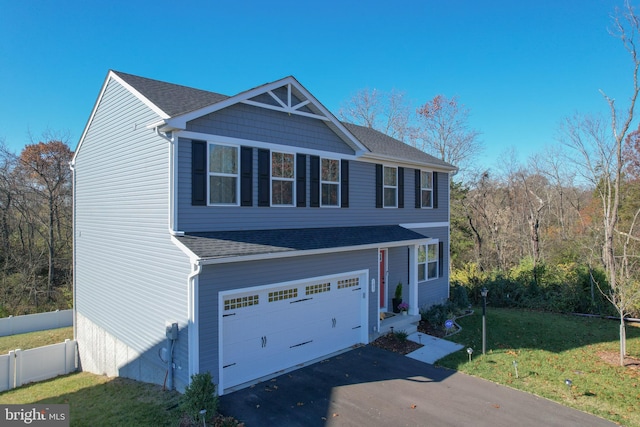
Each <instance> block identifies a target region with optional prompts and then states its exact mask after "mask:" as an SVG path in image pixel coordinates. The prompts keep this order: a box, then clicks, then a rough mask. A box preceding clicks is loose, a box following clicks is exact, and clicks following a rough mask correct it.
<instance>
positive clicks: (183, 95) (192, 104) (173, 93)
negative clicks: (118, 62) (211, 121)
mask: <svg viewBox="0 0 640 427" xmlns="http://www.w3.org/2000/svg"><path fill="white" fill-rule="evenodd" d="M114 73H115V74H117V75H118V76H119V77H120V78H122V79H123V80H124V81H125V82H127V83H128V84H130V85H131V86H132V87H134V88H135V89H136V90H137V91H138V92H140V93H141V94H142V95H143V96H144V97H145V98H147V99H148V100H149V101H151V102H153V103H154V104H155V105H157V106H158V108H160V109H161V110H162V111H164V112H165V113H167V114H168V115H169V116H171V117H174V116H179V115H182V114H185V113H189V112H191V111H195V110H199V109H200V108H204V107H207V106H209V105H212V104H217V103H218V102H220V101H224V100H225V99H227V98H229V97H228V96H227V95H222V94H219V93H215V92H209V91H206V90H201V89H194V88H192V87H188V86H181V85H177V84H173V83H166V82H161V81H159V80H153V79H148V78H146V77H139V76H134V75H132V74H127V73H122V72H120V71H114Z"/></svg>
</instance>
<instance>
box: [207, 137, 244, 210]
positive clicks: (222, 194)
mask: <svg viewBox="0 0 640 427" xmlns="http://www.w3.org/2000/svg"><path fill="white" fill-rule="evenodd" d="M238 151H239V148H238V147H234V146H231V145H221V144H217V143H210V144H209V204H212V205H231V206H234V205H237V204H238V191H239V189H238V185H239V179H238V169H239V168H238Z"/></svg>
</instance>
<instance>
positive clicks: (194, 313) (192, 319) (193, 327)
mask: <svg viewBox="0 0 640 427" xmlns="http://www.w3.org/2000/svg"><path fill="white" fill-rule="evenodd" d="M191 267H192V271H191V274H189V276H188V278H187V284H188V302H187V303H188V306H189V313H188V315H189V323H188V331H189V343H188V347H189V380H191V376H192V375H195V374H197V373H198V372H199V371H200V331H199V328H198V300H199V287H198V285H199V283H198V282H199V279H198V275H199V274H200V273H201V272H202V264H200V262H199V261H198V260H192V264H191Z"/></svg>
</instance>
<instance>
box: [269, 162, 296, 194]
mask: <svg viewBox="0 0 640 427" xmlns="http://www.w3.org/2000/svg"><path fill="white" fill-rule="evenodd" d="M295 160H296V158H295V155H294V154H291V153H279V152H276V151H273V152H271V205H272V206H293V202H294V200H295V194H294V191H295V180H296V162H295Z"/></svg>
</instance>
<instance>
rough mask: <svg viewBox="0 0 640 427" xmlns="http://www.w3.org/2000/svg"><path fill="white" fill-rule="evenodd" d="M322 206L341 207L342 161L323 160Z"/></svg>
mask: <svg viewBox="0 0 640 427" xmlns="http://www.w3.org/2000/svg"><path fill="white" fill-rule="evenodd" d="M321 170H322V171H321V174H320V188H321V194H322V199H321V203H322V206H340V160H335V159H321Z"/></svg>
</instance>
